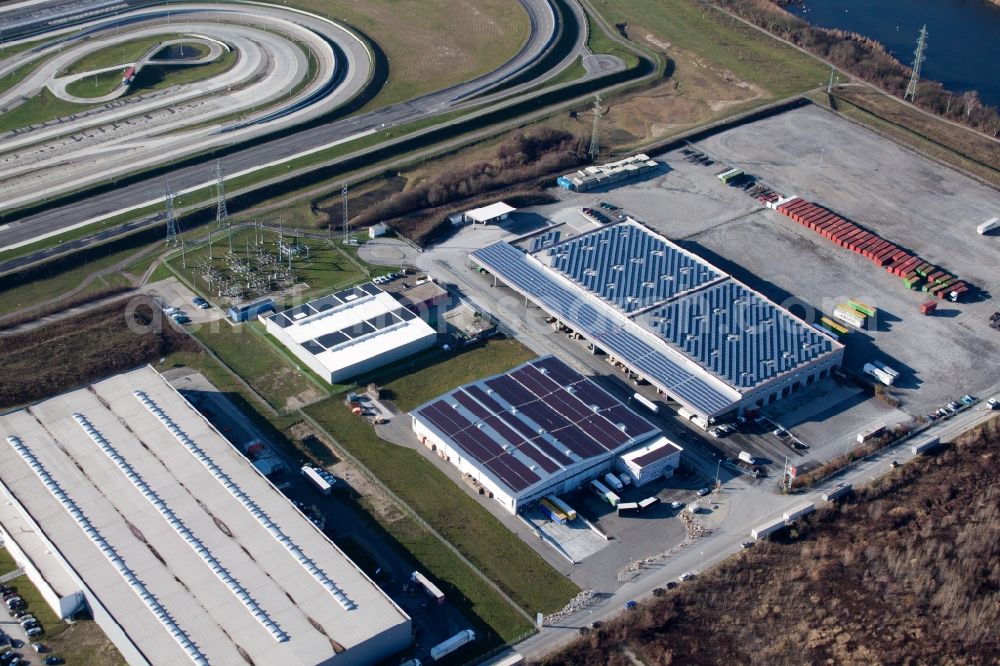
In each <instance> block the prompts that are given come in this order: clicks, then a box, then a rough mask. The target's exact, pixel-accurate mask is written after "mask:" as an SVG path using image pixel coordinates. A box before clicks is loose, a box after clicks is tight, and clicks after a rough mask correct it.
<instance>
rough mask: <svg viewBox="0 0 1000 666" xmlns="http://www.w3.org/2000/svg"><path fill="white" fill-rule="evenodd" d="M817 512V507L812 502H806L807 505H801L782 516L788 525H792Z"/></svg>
mask: <svg viewBox="0 0 1000 666" xmlns="http://www.w3.org/2000/svg"><path fill="white" fill-rule="evenodd" d="M815 510H816V506H815V505H814V504H813V503H812V502H806V503H805V504H800V505H799V506H797V507H795V508H794V509H791V510H789V511H786V512H785V513H784V515H783V516H782V517H783V518H784V519H785V522H786V523H792V522H795V521H796V520H798V519H799V518H801V517H802V516H807V515H809V514H810V513H812V512H813V511H815Z"/></svg>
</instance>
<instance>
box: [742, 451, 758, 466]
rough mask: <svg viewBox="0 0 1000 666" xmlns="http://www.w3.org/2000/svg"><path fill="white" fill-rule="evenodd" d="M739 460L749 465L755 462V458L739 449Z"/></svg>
mask: <svg viewBox="0 0 1000 666" xmlns="http://www.w3.org/2000/svg"><path fill="white" fill-rule="evenodd" d="M740 460H742V461H743V462H745V463H749V464H751V465H756V464H757V459H756V458H754V457H753V456H752V455H750V453H748V452H747V451H740Z"/></svg>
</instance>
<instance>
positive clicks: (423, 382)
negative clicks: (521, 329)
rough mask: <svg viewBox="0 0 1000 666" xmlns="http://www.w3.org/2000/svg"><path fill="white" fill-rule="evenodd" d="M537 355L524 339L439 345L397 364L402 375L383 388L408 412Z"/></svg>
mask: <svg viewBox="0 0 1000 666" xmlns="http://www.w3.org/2000/svg"><path fill="white" fill-rule="evenodd" d="M535 356H536V354H535V353H534V352H532V351H531V350H530V349H528V348H527V347H525V346H524V345H522V344H521V343H519V342H517V341H516V340H509V339H500V340H487V341H486V343H485V344H483V345H478V346H473V347H471V348H468V349H467V350H458V351H457V352H440V350H436V349H435V351H434V355H433V356H432V357H429V358H428V359H426V360H423V361H414V362H412V363H408V364H406V365H404V366H402V367H400V368H394V369H393V370H392V372H393V374H395V375H398V376H397V377H396V378H394V379H391V380H390V381H388V382H387V383H384V384H382V388H383V390H384V391H385V392H386V397H388V398H389V399H391V400H392V401H393V402H394V403H395V404H396V406H397V407H399V409H400V410H402V411H404V412H408V411H410V410H411V409H413V408H414V407H417V406H418V405H421V404H423V403H425V402H427V401H428V400H430V399H431V398H434V397H436V396H439V395H441V394H442V393H445V392H447V391H450V390H451V389H453V388H456V387H458V386H461V385H462V384H467V383H469V382H471V381H474V380H476V379H482V378H483V377H488V376H490V375H495V374H497V373H499V372H503V371H505V370H508V369H510V368H512V367H514V366H515V365H518V364H520V363H524V362H525V361H528V360H531V359H533V358H535ZM418 363H419V366H423V367H419V366H417V364H418ZM415 366H417V367H415Z"/></svg>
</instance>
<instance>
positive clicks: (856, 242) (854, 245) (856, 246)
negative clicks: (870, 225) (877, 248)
mask: <svg viewBox="0 0 1000 666" xmlns="http://www.w3.org/2000/svg"><path fill="white" fill-rule="evenodd" d="M870 242H872V235H871V232H868V231H864V230H862V231H861V233H860V234H858V235H856V236H854V237H853V238H851V243H850V245H849V246H848V247H850V248H851V249H852V250H854V251H855V252H857V251H858V250H860V249H861V247H862V246H863V245H868V243H870Z"/></svg>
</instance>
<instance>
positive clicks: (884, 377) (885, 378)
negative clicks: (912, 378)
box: [862, 363, 896, 386]
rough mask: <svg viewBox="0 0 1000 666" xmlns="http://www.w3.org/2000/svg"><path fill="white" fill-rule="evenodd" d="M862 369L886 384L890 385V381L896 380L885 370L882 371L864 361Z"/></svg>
mask: <svg viewBox="0 0 1000 666" xmlns="http://www.w3.org/2000/svg"><path fill="white" fill-rule="evenodd" d="M862 370H863V371H864V372H865V373H866V374H869V375H871V376H872V377H874V378H875V379H877V380H879V381H880V382H882V383H883V384H885V385H886V386H892V383H893V382H894V381H896V378H895V377H894V376H892V375H890V374H888V373H886V372H883V371H882V369H881V368H879V367H878V366H875V365H872V364H871V363H865V365H864V367H863V368H862Z"/></svg>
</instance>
